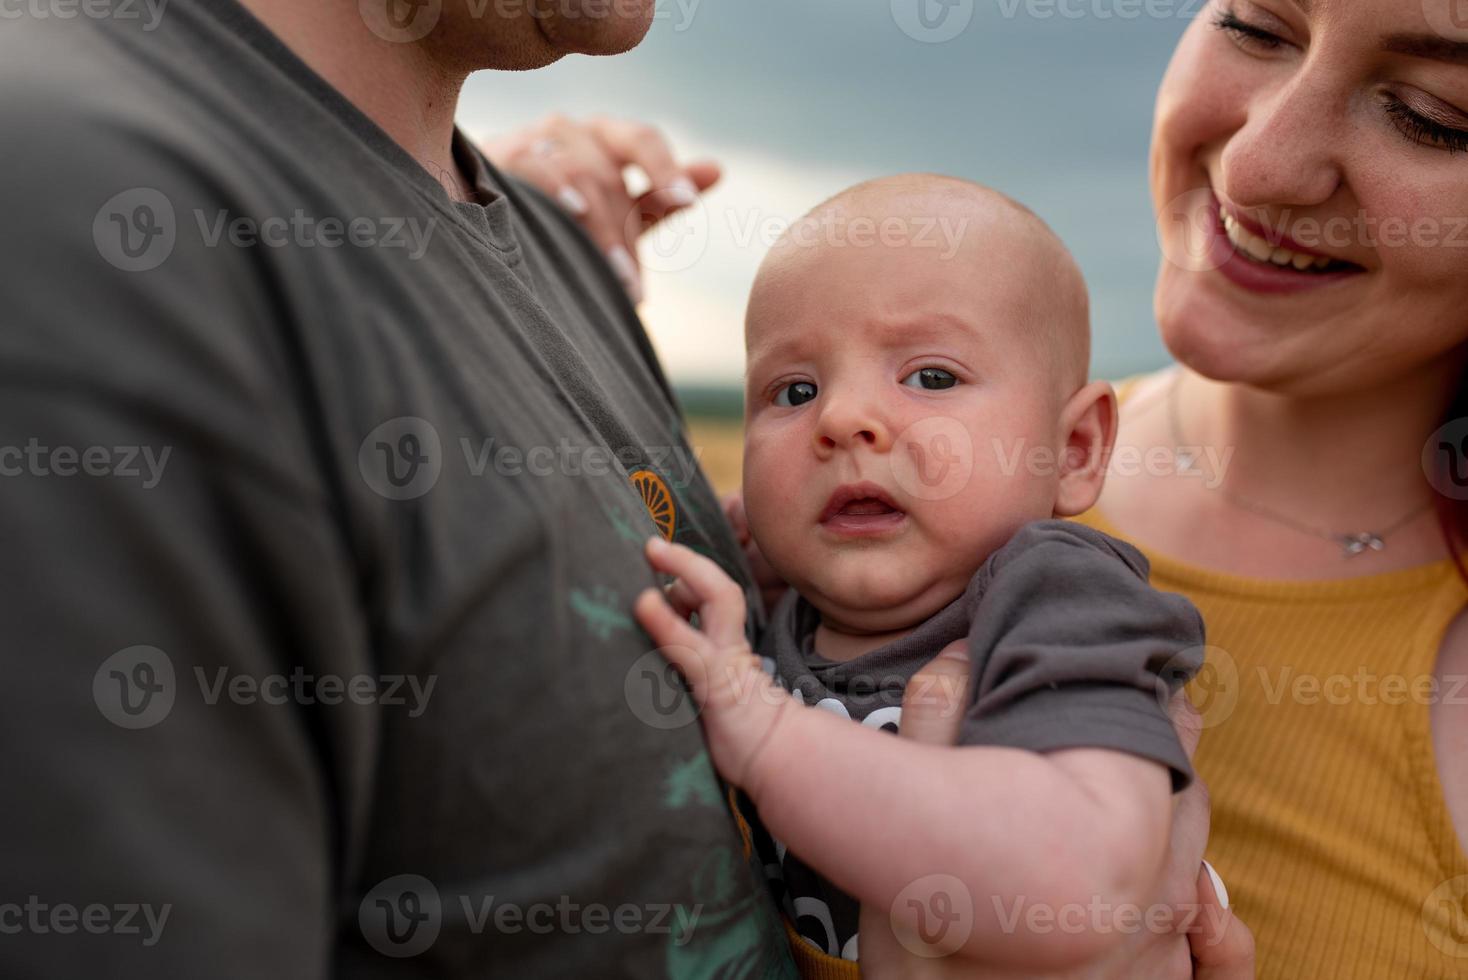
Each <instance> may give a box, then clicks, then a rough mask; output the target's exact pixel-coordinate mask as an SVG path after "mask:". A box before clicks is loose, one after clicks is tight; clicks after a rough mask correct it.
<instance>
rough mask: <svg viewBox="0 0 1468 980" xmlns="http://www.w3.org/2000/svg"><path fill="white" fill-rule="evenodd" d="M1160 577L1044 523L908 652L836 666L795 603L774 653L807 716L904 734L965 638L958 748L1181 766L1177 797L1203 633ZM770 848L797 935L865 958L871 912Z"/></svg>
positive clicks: (1085, 535) (801, 603)
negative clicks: (922, 691)
mask: <svg viewBox="0 0 1468 980" xmlns="http://www.w3.org/2000/svg"><path fill="white" fill-rule="evenodd" d="M1148 574H1149V567H1148V564H1147V559H1146V558H1145V557H1144V556H1143V555H1142V553H1141V552H1139V551H1138V550H1137V549H1136V548H1134V547H1132V546H1131V545H1129V544H1127V543H1126V542H1124V541H1118V540H1117V539H1116V538H1113V537H1110V536H1108V535H1106V534H1102V533H1101V532H1100V531H1096V530H1093V529H1091V528H1088V527H1086V526H1084V525H1081V524H1076V523H1073V522H1070V521H1058V520H1051V521H1036V522H1034V523H1032V524H1027V525H1025V526H1024V527H1022V528H1021V529H1020V530H1019V531H1018V532H1017V533H1016V534H1015V535H1014V537H1013V538H1011V539H1010V540H1009V541H1008V542H1007V543H1006V544H1005V545H1004V547H1002V548H1000V549H999V550H998V551H996V552H994V554H992V555H990V556H989V558H988V559H987V560H986V561H985V562H984V563H983V565H981V566H980V567H979V570H978V571H977V572H975V573H974V576H973V578H972V579H971V580H970V582H969V585H968V588H967V589H966V590H964V593H963V595H961V596H959V597H958V598H957V599H955V600H953V602H951V603H949V604H948V605H947V606H945V607H944V608H943V609H941V610H939V611H938V612H937V613H936V614H934V615H933V616H932V617H931V618H930V619H928V620H927V621H925V622H924V623H922V624H921V625H920V626H918V627H917V629H915V630H913V631H912V632H911V633H909V634H908V635H907V636H905V637H902V638H901V639H899V640H895V641H893V642H892V643H889V644H886V645H885V646H882V647H879V648H878V649H876V650H872V651H871V652H869V653H866V654H864V655H862V656H860V657H857V658H855V659H854V660H848V661H844V662H839V663H838V662H835V661H830V660H825V659H824V658H822V657H820V656H819V655H818V654H817V653H816V652H815V648H814V640H815V631H816V627H817V626H818V625H819V623H820V614H819V613H818V612H817V611H816V609H815V607H813V606H812V605H811V604H810V603H809V602H807V601H805V600H804V599H802V598H801V597H800V596H798V595H796V594H795V593H794V592H793V591H791V592H790V593H787V594H786V595H785V597H784V599H783V600H782V601H781V602H780V603H779V604H778V605H777V606H776V608H775V610H774V612H773V613H772V614H771V621H770V628H769V630H768V631H767V632H766V634H765V639H764V644H763V646H762V648H761V654H762V655H763V656H764V657H766V658H767V659H768V660H769V661H772V663H773V669H774V670H775V673H776V676H778V677H779V678H780V680H781V682H782V683H783V684H785V686H787V687H788V688H790V689H791V690H794V691H798V692H799V693H800V695H801V697H802V698H803V699H804V700H805V702H806V704H808V705H812V706H815V707H816V708H818V709H824V710H828V711H832V712H834V713H836V714H839V715H842V716H844V717H848V718H851V719H852V720H854V721H857V722H860V723H861V724H864V725H870V726H871V727H873V728H879V729H886V730H889V731H893V732H896V731H897V730H898V728H899V726H900V721H901V712H902V696H903V692H904V691H905V690H906V688H907V683H908V681H909V680H910V679H911V678H912V676H913V674H915V673H917V672H918V670H920V669H921V668H922V667H923V666H924V665H926V664H927V663H928V662H929V661H930V660H932V659H933V657H935V656H937V655H938V653H939V652H940V651H942V650H943V648H944V647H946V646H948V644H950V643H952V642H953V641H955V640H961V639H965V638H967V642H968V651H969V657H970V660H971V663H972V668H973V671H972V678H971V689H970V692H969V693H970V698H971V701H970V704H969V706H968V709H967V711H966V712H965V714H964V718H963V722H962V725H961V728H960V734H959V743H960V744H962V745H997V746H1007V747H1010V748H1018V749H1029V750H1031V751H1034V752H1051V751H1055V750H1057V749H1066V748H1081V747H1090V748H1107V749H1115V750H1117V751H1121V752H1129V753H1131V754H1133V755H1137V756H1140V757H1142V758H1144V759H1151V760H1153V761H1155V762H1158V763H1160V764H1162V765H1164V766H1167V767H1168V768H1169V769H1170V770H1171V771H1172V777H1173V788H1174V789H1175V790H1178V789H1182V788H1183V787H1185V786H1186V785H1187V784H1188V782H1189V781H1190V780H1191V779H1192V769H1191V768H1190V767H1189V765H1188V758H1187V754H1186V753H1185V752H1184V751H1183V748H1182V745H1181V744H1180V743H1179V741H1178V737H1177V732H1176V730H1175V729H1174V727H1173V725H1172V722H1171V720H1170V718H1169V716H1168V712H1167V706H1168V701H1169V700H1170V699H1171V696H1172V694H1173V693H1174V692H1176V691H1177V690H1178V688H1179V687H1181V686H1182V685H1183V684H1184V683H1186V682H1187V681H1188V680H1190V679H1191V678H1192V677H1193V676H1194V675H1196V674H1197V672H1198V671H1199V670H1200V669H1201V668H1202V666H1203V643H1204V634H1203V620H1202V617H1201V616H1200V615H1199V613H1198V610H1197V609H1196V608H1195V607H1194V606H1193V604H1192V603H1191V602H1190V601H1188V600H1187V599H1186V598H1184V597H1183V596H1180V595H1176V594H1174V593H1170V592H1159V591H1158V590H1156V589H1154V588H1152V587H1151V586H1150V585H1149V584H1148V582H1147V577H1148ZM874 778H876V779H877V780H879V781H880V778H881V777H880V774H875V775H874ZM756 839H757V840H758V841H760V842H761V845H762V846H761V850H762V851H763V852H764V857H765V860H766V868H767V872H768V873H769V875H770V877H771V879H772V882H773V885H774V887H775V890H776V892H777V895H778V896H779V897H780V898H781V900H782V902H783V904H784V907H785V911H786V914H787V915H789V916H790V917H791V920H792V921H793V922H794V923H795V924H796V929H797V931H799V932H800V934H801V935H802V936H805V937H806V938H807V939H809V940H810V941H811V942H812V943H814V944H815V945H816V946H817V947H818V948H820V949H821V950H823V951H825V952H827V953H829V954H830V955H832V956H842V955H846V956H847V958H855V952H856V943H855V938H856V935H857V925H858V912H859V907H858V904H857V902H856V901H855V900H853V899H852V898H851V897H850V896H849V895H846V894H845V893H844V892H842V891H841V890H840V889H838V888H836V887H835V886H834V885H832V884H830V883H829V882H828V881H826V880H825V879H824V878H823V877H821V876H820V875H818V874H816V873H815V872H814V871H813V870H811V869H810V868H809V867H807V866H806V865H804V864H803V863H802V862H801V861H800V860H799V859H798V858H797V856H796V855H794V854H791V853H789V852H788V851H786V849H785V847H784V846H783V845H782V844H779V843H778V842H775V841H771V840H769V839H768V838H767V837H765V836H764V835H762V834H756ZM894 846H901V844H900V842H896V841H894Z"/></svg>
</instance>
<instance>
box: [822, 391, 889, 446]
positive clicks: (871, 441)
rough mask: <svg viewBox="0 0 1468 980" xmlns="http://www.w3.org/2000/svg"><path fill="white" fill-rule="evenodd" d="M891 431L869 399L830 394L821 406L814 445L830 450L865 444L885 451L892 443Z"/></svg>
mask: <svg viewBox="0 0 1468 980" xmlns="http://www.w3.org/2000/svg"><path fill="white" fill-rule="evenodd" d="M891 441H892V440H891V435H890V433H889V431H888V427H887V425H886V423H885V422H883V421H882V418H881V413H880V412H879V411H877V410H876V408H875V406H873V405H872V404H871V403H870V402H868V401H865V400H862V399H857V398H851V397H846V398H831V399H828V400H827V401H826V404H825V405H823V406H822V410H821V416H820V421H819V422H818V423H817V425H816V449H817V451H818V452H821V453H830V452H832V451H834V450H836V449H838V448H840V449H847V450H850V449H854V448H856V447H857V446H866V447H867V448H868V449H872V450H874V451H876V452H885V451H886V450H887V449H889V448H890V446H891Z"/></svg>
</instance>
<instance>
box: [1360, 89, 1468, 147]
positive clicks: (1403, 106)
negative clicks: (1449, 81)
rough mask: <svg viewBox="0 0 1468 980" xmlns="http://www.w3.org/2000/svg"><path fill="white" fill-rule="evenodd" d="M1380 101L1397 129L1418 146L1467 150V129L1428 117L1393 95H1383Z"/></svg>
mask: <svg viewBox="0 0 1468 980" xmlns="http://www.w3.org/2000/svg"><path fill="white" fill-rule="evenodd" d="M1381 101H1382V107H1383V108H1385V109H1386V112H1387V115H1388V116H1390V117H1391V119H1392V122H1394V123H1395V124H1396V126H1397V129H1398V130H1400V131H1401V133H1402V135H1403V136H1405V137H1406V138H1407V139H1408V140H1410V141H1411V142H1413V143H1415V144H1417V145H1418V146H1430V147H1433V148H1436V149H1439V150H1447V151H1448V152H1449V153H1458V152H1460V151H1463V150H1468V131H1465V130H1462V129H1456V128H1454V127H1452V126H1444V125H1443V124H1442V123H1440V122H1436V121H1434V120H1432V119H1429V118H1428V117H1427V116H1424V115H1423V114H1422V113H1420V112H1417V111H1416V110H1414V109H1413V108H1412V107H1411V106H1409V105H1407V103H1405V102H1403V101H1402V100H1401V99H1399V98H1397V97H1396V96H1394V95H1385V96H1383V97H1382V100H1381Z"/></svg>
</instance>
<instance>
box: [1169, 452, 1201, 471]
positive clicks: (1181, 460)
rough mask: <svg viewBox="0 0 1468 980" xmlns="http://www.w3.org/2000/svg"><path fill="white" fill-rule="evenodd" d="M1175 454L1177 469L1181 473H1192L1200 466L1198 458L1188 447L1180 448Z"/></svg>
mask: <svg viewBox="0 0 1468 980" xmlns="http://www.w3.org/2000/svg"><path fill="white" fill-rule="evenodd" d="M1174 456H1175V458H1176V460H1177V471H1178V472H1179V473H1191V472H1193V471H1194V470H1195V469H1196V468H1197V466H1198V458H1197V457H1196V456H1195V455H1193V453H1191V452H1189V451H1188V450H1186V449H1178V450H1176V451H1175V453H1174Z"/></svg>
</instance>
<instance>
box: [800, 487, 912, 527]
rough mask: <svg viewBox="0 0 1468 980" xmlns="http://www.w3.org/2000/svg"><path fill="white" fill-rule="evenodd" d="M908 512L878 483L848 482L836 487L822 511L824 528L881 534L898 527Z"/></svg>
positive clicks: (821, 517)
mask: <svg viewBox="0 0 1468 980" xmlns="http://www.w3.org/2000/svg"><path fill="white" fill-rule="evenodd" d="M906 517H907V513H906V512H905V511H904V510H903V509H902V508H901V507H900V506H899V505H898V503H897V501H896V500H894V499H893V497H892V495H891V494H889V493H887V491H886V490H884V489H882V488H881V487H880V486H878V485H877V484H875V483H869V482H863V483H848V484H844V485H842V486H839V487H837V488H836V491H835V492H834V493H833V494H831V497H830V499H829V500H827V501H826V506H825V508H824V509H823V510H822V511H821V516H820V524H821V526H822V527H824V528H826V529H827V530H829V531H833V532H835V533H837V534H847V535H853V534H856V535H864V534H880V533H881V532H883V531H888V530H891V529H892V528H895V527H898V526H899V525H901V524H902V522H903V521H904V520H905V519H906Z"/></svg>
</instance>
